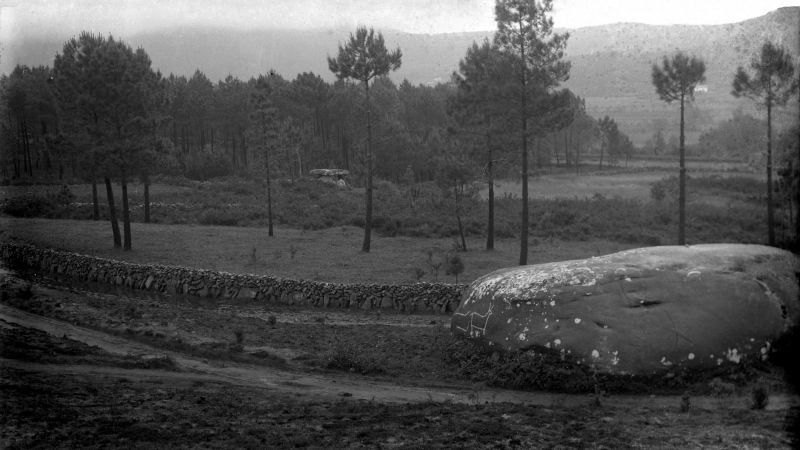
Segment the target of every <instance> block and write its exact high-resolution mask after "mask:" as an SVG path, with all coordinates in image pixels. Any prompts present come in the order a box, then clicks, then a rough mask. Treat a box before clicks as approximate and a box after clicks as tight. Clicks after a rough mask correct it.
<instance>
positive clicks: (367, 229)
mask: <svg viewBox="0 0 800 450" xmlns="http://www.w3.org/2000/svg"><path fill="white" fill-rule="evenodd" d="M364 92H365V93H366V95H367V98H366V101H367V187H366V191H367V192H366V210H367V211H366V215H365V217H364V243H363V244H362V245H361V251H362V252H369V247H370V240H371V237H372V118H371V117H370V115H371V111H370V105H369V80H366V81H365V82H364Z"/></svg>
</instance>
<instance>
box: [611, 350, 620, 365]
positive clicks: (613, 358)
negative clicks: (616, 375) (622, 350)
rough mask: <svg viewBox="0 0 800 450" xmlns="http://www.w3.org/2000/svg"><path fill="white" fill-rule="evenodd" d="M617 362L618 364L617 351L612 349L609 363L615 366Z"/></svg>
mask: <svg viewBox="0 0 800 450" xmlns="http://www.w3.org/2000/svg"><path fill="white" fill-rule="evenodd" d="M617 364H619V352H618V351H617V350H614V351H613V352H611V365H612V366H616V365H617Z"/></svg>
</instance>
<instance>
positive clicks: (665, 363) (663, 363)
mask: <svg viewBox="0 0 800 450" xmlns="http://www.w3.org/2000/svg"><path fill="white" fill-rule="evenodd" d="M659 362H660V363H661V364H662V365H664V366H667V367H669V366H671V365H672V361H670V360H668V359H667V357H666V356H662V357H661V361H659Z"/></svg>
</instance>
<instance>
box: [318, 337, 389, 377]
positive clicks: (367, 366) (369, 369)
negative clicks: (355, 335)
mask: <svg viewBox="0 0 800 450" xmlns="http://www.w3.org/2000/svg"><path fill="white" fill-rule="evenodd" d="M326 366H327V368H328V369H338V370H346V371H348V372H355V373H360V374H361V375H377V374H382V373H384V372H386V369H384V367H383V366H382V365H381V364H380V363H379V362H378V361H377V360H376V359H375V358H374V357H373V356H372V355H368V354H366V353H365V352H364V351H363V350H362V349H360V348H358V347H357V346H355V345H354V344H350V343H345V342H341V341H338V340H337V342H336V343H335V345H334V347H333V351H332V352H331V353H330V355H328V363H327V365H326Z"/></svg>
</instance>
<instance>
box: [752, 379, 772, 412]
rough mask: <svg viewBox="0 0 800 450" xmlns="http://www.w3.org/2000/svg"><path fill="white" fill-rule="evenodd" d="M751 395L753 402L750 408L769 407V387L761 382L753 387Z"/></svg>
mask: <svg viewBox="0 0 800 450" xmlns="http://www.w3.org/2000/svg"><path fill="white" fill-rule="evenodd" d="M750 395H751V404H750V409H764V408H766V407H767V404H768V403H769V394H768V393H767V388H766V387H765V386H764V385H762V384H759V385H757V386H755V387H754V388H753V390H752V391H751V392H750Z"/></svg>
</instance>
